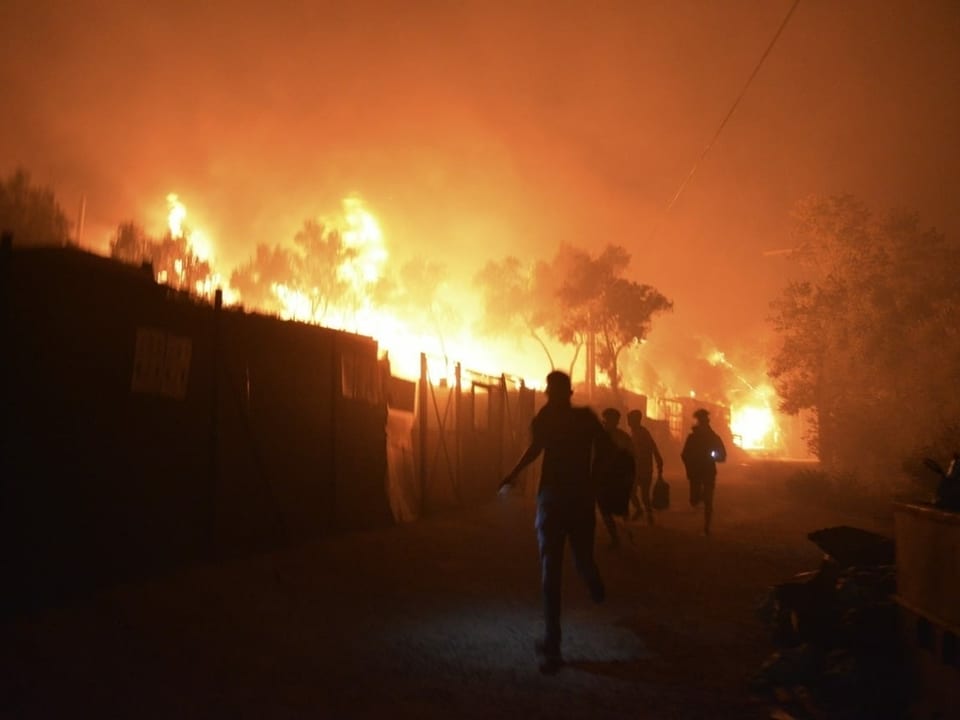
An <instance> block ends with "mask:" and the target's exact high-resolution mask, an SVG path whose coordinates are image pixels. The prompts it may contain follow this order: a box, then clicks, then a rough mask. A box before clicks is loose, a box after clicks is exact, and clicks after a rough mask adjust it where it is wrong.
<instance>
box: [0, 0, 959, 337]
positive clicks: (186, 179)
mask: <svg viewBox="0 0 960 720" xmlns="http://www.w3.org/2000/svg"><path fill="white" fill-rule="evenodd" d="M791 4H792V1H791V0H778V1H776V2H771V1H769V0H755V1H748V0H737V1H730V2H723V3H714V2H681V3H673V2H605V3H599V4H597V3H586V2H581V3H575V2H562V3H556V2H551V3H547V2H543V3H491V2H480V1H475V2H474V1H470V2H460V3H450V2H412V3H385V2H354V1H351V2H326V3H299V2H297V3H292V2H274V3H269V4H266V5H265V4H263V3H253V2H243V1H232V2H229V3H227V2H218V1H215V2H208V3H186V2H184V3H178V2H167V3H125V2H82V1H81V2H72V3H62V2H52V1H47V0H31V1H29V2H20V1H14V2H9V1H8V2H6V3H4V4H3V9H2V10H0V20H2V23H3V26H4V27H5V28H7V32H6V33H5V37H4V42H3V44H2V46H0V87H2V88H3V96H4V100H5V103H4V104H5V112H4V113H3V117H2V119H0V170H2V171H3V172H4V173H6V172H9V171H10V170H11V169H13V168H14V167H15V166H18V165H21V166H23V167H25V168H27V169H28V170H29V171H30V172H31V173H32V174H33V177H34V179H35V180H36V181H38V182H40V183H43V184H49V185H50V186H52V187H53V188H54V190H55V191H56V193H57V195H58V197H59V198H60V200H61V202H62V203H63V204H64V206H65V209H66V210H67V211H68V212H69V213H70V214H71V215H74V214H75V213H76V211H77V208H78V207H79V203H80V198H81V197H82V196H85V197H86V201H87V205H86V209H87V215H86V226H85V231H84V237H83V241H84V244H85V245H88V246H90V247H93V248H95V249H98V250H101V251H102V250H105V249H106V246H107V242H108V239H109V237H110V235H111V234H112V233H113V232H114V230H115V228H116V226H117V224H118V223H119V222H121V221H123V220H127V219H134V220H137V221H139V222H142V223H144V224H146V225H147V227H148V229H151V228H152V229H155V230H156V229H159V228H160V227H161V226H162V223H163V217H164V215H165V213H166V205H165V201H164V199H165V197H166V195H167V193H169V192H176V193H178V194H179V195H180V197H181V198H182V199H183V200H184V202H185V203H186V204H187V206H188V207H189V208H190V213H191V215H190V219H191V220H192V221H193V222H194V223H195V224H196V226H198V227H202V228H203V229H204V230H205V232H207V233H208V234H209V235H210V236H211V237H213V238H214V241H215V244H216V251H217V260H218V262H219V263H221V264H222V265H225V266H226V267H227V268H230V267H233V266H235V265H237V264H239V263H240V262H242V261H243V260H245V259H247V258H248V257H249V256H250V254H251V253H252V252H253V251H254V248H255V246H256V244H257V243H258V242H267V243H274V242H277V241H286V240H289V239H290V238H291V237H292V236H293V234H294V232H295V230H296V229H297V227H298V226H299V225H300V224H301V223H302V221H303V220H304V219H305V218H306V217H308V216H316V215H318V214H319V215H322V214H324V213H329V212H332V211H336V209H337V208H338V207H339V203H340V200H341V198H343V197H345V196H346V195H348V194H351V193H356V194H357V195H359V196H360V197H362V198H363V199H364V200H365V201H366V203H367V205H368V207H369V208H370V209H371V210H372V211H373V212H374V213H376V215H377V217H378V218H379V220H380V222H381V225H382V227H383V231H384V235H385V236H386V238H387V241H388V243H389V247H390V249H391V251H392V253H393V254H394V255H395V256H396V257H399V258H407V257H414V256H417V255H421V256H427V257H430V258H433V259H435V260H437V261H439V262H442V263H444V264H445V265H446V266H447V267H448V268H449V270H450V272H451V274H452V275H453V276H454V277H459V278H461V279H463V280H464V281H467V280H469V278H471V277H472V276H473V274H474V273H475V272H476V271H477V269H479V267H480V266H481V265H482V264H483V262H484V261H485V260H486V259H489V258H496V257H502V256H503V255H506V254H516V255H521V256H524V257H525V258H528V259H532V258H535V257H543V258H547V257H549V256H551V255H552V254H553V253H554V251H555V250H556V248H557V246H558V245H559V244H560V243H561V242H566V243H570V244H574V245H577V246H580V247H586V248H594V249H596V250H599V249H600V248H602V247H603V246H604V245H606V244H608V243H616V244H621V245H623V246H624V247H626V248H627V250H628V251H629V252H630V253H631V254H632V255H633V264H632V266H631V274H632V275H633V276H634V277H635V279H637V280H639V281H642V282H646V283H650V284H653V285H655V286H656V287H657V288H658V289H660V290H661V291H662V292H663V293H664V294H665V295H667V296H668V297H669V298H671V299H672V300H673V301H674V303H675V312H674V313H673V314H672V315H668V316H665V317H663V318H661V319H659V320H658V321H657V322H656V323H655V325H654V330H653V334H652V336H651V339H656V338H657V337H658V335H661V334H665V335H666V334H669V335H671V336H673V337H674V338H675V339H673V340H671V342H672V343H673V344H674V345H676V346H677V347H691V348H692V347H695V346H702V347H703V348H704V351H709V349H710V347H709V346H711V345H715V346H717V347H720V348H721V349H725V350H727V352H728V355H729V353H730V352H731V349H732V348H736V349H737V351H738V352H742V353H752V352H754V351H755V350H756V352H759V353H762V352H763V351H764V349H763V345H764V335H765V334H766V332H767V330H766V327H765V324H764V318H765V316H766V315H767V303H768V302H769V300H770V299H771V298H772V296H773V295H774V294H775V293H776V291H777V290H778V288H779V287H780V286H781V285H782V282H783V277H782V275H783V273H784V272H786V271H787V269H788V267H789V266H788V261H787V260H786V259H785V256H783V255H765V254H764V253H765V251H769V250H777V249H782V248H787V247H789V245H790V238H789V237H788V232H789V227H790V226H789V213H790V210H791V208H792V206H793V204H794V203H795V202H796V201H797V200H798V199H800V198H802V197H804V196H806V195H808V194H810V193H838V192H849V193H853V194H855V195H857V196H859V197H861V198H863V199H864V200H865V201H866V202H867V203H869V204H870V205H872V206H875V207H876V208H878V209H881V210H882V209H885V208H887V207H892V206H902V207H907V208H912V209H915V210H917V211H919V212H920V213H921V216H922V218H923V219H924V221H925V222H926V223H927V224H928V225H933V226H937V227H938V228H940V229H942V230H945V231H946V232H948V233H950V234H953V233H955V232H957V231H958V229H960V206H958V204H957V202H956V198H957V196H958V191H960V169H958V160H960V153H958V140H957V134H956V129H957V128H958V127H960V80H958V78H960V43H958V42H957V39H958V38H960V5H957V3H955V2H952V1H946V0H945V1H943V2H934V1H930V2H923V3H915V2H909V1H907V0H902V1H891V2H874V1H873V0H852V1H850V2H843V3H836V2H831V1H828V0H802V2H801V3H800V5H799V7H798V8H797V10H796V12H795V13H794V15H793V17H792V18H791V20H790V22H789V24H788V26H787V28H786V30H785V31H784V33H783V35H782V36H781V37H780V39H779V41H778V42H777V45H776V46H775V48H774V49H773V52H772V53H771V54H770V56H769V57H768V59H767V61H766V63H765V64H764V66H763V68H762V69H761V71H760V73H759V74H758V75H757V77H756V79H755V81H754V82H753V84H752V86H751V87H750V89H749V91H748V92H747V94H746V96H745V98H744V100H743V102H742V103H741V104H740V106H739V107H738V109H737V111H736V113H735V114H734V116H733V118H732V119H731V121H730V123H729V124H728V126H727V127H726V129H725V130H724V132H723V134H722V135H721V136H720V138H719V140H718V142H717V143H716V145H715V146H714V147H713V149H712V150H711V152H710V154H709V155H708V156H707V158H706V159H705V160H704V162H703V163H702V164H701V165H700V167H699V169H698V171H697V173H696V175H695V176H694V178H693V180H692V181H691V183H690V184H689V185H688V186H687V187H686V189H685V191H684V193H683V194H682V195H681V197H680V198H679V200H678V201H677V202H676V204H675V205H674V206H673V207H672V209H671V210H670V212H669V213H664V208H665V207H666V205H667V203H668V202H669V200H670V198H671V197H672V196H673V194H674V192H675V191H676V189H677V187H678V186H679V184H680V182H681V181H682V180H683V178H684V177H685V176H686V175H687V173H688V172H689V170H690V167H691V165H692V164H693V163H694V161H695V160H696V159H697V157H698V156H699V155H700V153H701V152H702V150H703V148H704V147H705V145H706V144H707V142H708V141H709V140H710V138H711V137H712V135H713V134H714V133H715V132H716V129H717V127H718V125H719V123H720V121H721V119H722V118H723V116H724V115H725V114H726V112H727V111H728V110H729V108H730V105H731V103H732V102H733V100H734V98H735V97H736V96H737V94H738V93H739V91H740V90H741V88H742V87H743V84H744V82H745V81H746V78H747V77H748V76H749V74H750V72H751V71H752V70H753V68H754V66H755V64H756V63H757V61H758V59H759V58H760V55H761V54H762V52H763V51H764V49H765V48H766V47H767V45H768V43H769V42H770V40H771V38H772V37H773V34H774V32H775V31H776V29H777V27H778V26H779V24H780V23H781V21H782V20H783V18H784V16H785V15H786V13H787V11H788V10H789V8H790V6H791ZM676 338H682V339H676Z"/></svg>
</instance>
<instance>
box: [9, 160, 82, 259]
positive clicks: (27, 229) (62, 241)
mask: <svg viewBox="0 0 960 720" xmlns="http://www.w3.org/2000/svg"><path fill="white" fill-rule="evenodd" d="M0 232H3V233H10V234H11V235H13V241H14V242H15V243H16V244H18V245H22V246H38V245H66V244H67V242H68V240H69V237H70V222H69V221H68V220H67V216H66V215H65V214H64V212H63V210H62V209H61V207H60V205H59V203H57V200H56V198H55V197H54V195H53V191H52V190H51V189H49V188H46V187H39V186H36V185H33V184H32V183H31V182H30V175H29V174H28V173H27V172H26V170H23V169H22V168H18V169H17V170H15V171H14V172H13V173H11V175H10V176H9V177H7V178H6V179H4V180H2V181H0Z"/></svg>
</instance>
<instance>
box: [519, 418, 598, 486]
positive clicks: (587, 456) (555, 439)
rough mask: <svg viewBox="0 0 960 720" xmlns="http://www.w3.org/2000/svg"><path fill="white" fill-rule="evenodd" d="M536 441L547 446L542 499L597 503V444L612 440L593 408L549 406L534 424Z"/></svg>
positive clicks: (532, 426) (542, 476)
mask: <svg viewBox="0 0 960 720" xmlns="http://www.w3.org/2000/svg"><path fill="white" fill-rule="evenodd" d="M530 430H531V434H532V435H533V442H534V443H535V444H537V445H538V446H540V447H542V448H543V465H542V467H541V472H540V490H539V493H538V499H539V501H540V502H541V503H542V504H543V503H552V502H564V501H568V500H584V501H589V502H593V486H592V483H591V478H590V475H591V474H590V468H591V463H592V461H593V450H594V444H595V443H598V442H600V443H603V442H604V441H606V442H609V440H608V439H607V434H606V432H605V431H604V429H603V426H602V425H601V424H600V420H599V419H598V418H597V416H596V415H595V414H594V413H593V411H592V410H590V409H589V408H585V407H571V406H568V405H551V404H549V403H548V404H547V405H545V406H544V407H543V408H542V409H541V410H540V412H538V413H537V415H536V417H534V418H533V422H531V424H530Z"/></svg>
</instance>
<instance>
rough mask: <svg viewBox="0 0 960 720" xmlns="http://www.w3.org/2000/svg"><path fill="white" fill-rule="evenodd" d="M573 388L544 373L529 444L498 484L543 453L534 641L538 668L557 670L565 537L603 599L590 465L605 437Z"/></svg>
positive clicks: (564, 378)
mask: <svg viewBox="0 0 960 720" xmlns="http://www.w3.org/2000/svg"><path fill="white" fill-rule="evenodd" d="M572 394H573V390H572V388H571V385H570V376H569V375H567V374H566V373H562V372H559V371H554V372H551V373H550V374H549V375H547V403H546V405H545V406H544V407H543V408H542V409H541V410H540V412H538V413H537V415H536V417H534V418H533V421H532V422H531V423H530V433H531V436H532V439H531V442H530V446H529V447H528V448H527V449H526V451H525V452H524V453H523V455H522V456H521V457H520V459H519V460H518V461H517V464H516V466H515V467H514V468H513V470H511V471H510V472H509V473H508V474H507V476H506V478H504V480H503V483H501V488H504V487H506V486H510V485H512V484H513V482H514V480H515V479H516V477H517V475H519V473H520V472H521V471H522V470H523V469H524V468H525V467H527V465H529V464H530V463H532V462H533V461H534V460H535V459H536V458H537V457H538V456H539V455H540V453H541V452H542V453H543V466H542V468H541V473H540V489H539V490H538V492H537V520H536V528H537V538H538V540H539V543H540V567H541V579H542V582H543V614H544V620H545V625H546V628H545V633H544V637H543V641H542V642H538V643H537V653H538V654H539V655H540V657H541V665H540V669H541V670H542V671H543V672H556V671H557V670H558V669H559V668H560V666H561V665H562V664H563V657H562V655H561V653H560V641H561V632H560V578H561V571H562V568H563V550H564V545H565V544H566V540H567V538H568V537H569V538H570V549H571V550H572V552H573V559H574V562H575V564H576V567H577V570H578V572H579V573H580V575H581V577H583V580H584V582H586V584H587V587H588V588H589V589H590V596H591V597H592V598H593V601H594V602H598V603H599V602H603V599H604V597H605V591H604V586H603V581H602V580H601V579H600V572H599V570H598V569H597V565H596V563H595V562H594V559H593V541H594V529H595V526H596V518H595V515H594V509H593V508H594V502H595V492H594V487H593V483H592V480H591V474H590V470H591V461H592V458H593V454H594V451H595V446H597V445H601V447H603V445H602V444H603V443H610V440H609V437H608V435H607V433H606V432H604V429H603V426H602V425H601V424H600V421H599V420H598V419H597V416H596V415H595V414H594V413H593V411H592V410H590V409H589V408H585V407H573V406H572V405H571V404H570V396H571V395H572Z"/></svg>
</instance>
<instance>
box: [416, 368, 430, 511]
mask: <svg viewBox="0 0 960 720" xmlns="http://www.w3.org/2000/svg"><path fill="white" fill-rule="evenodd" d="M417 390H418V393H417V418H418V420H419V428H420V442H419V443H418V444H419V446H420V448H419V450H420V465H419V467H418V473H419V476H420V516H421V517H423V516H424V515H425V514H426V510H427V428H428V427H429V423H428V422H427V407H428V406H429V401H430V395H429V393H430V378H429V377H428V373H427V355H426V353H420V386H419V387H418V388H417Z"/></svg>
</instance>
